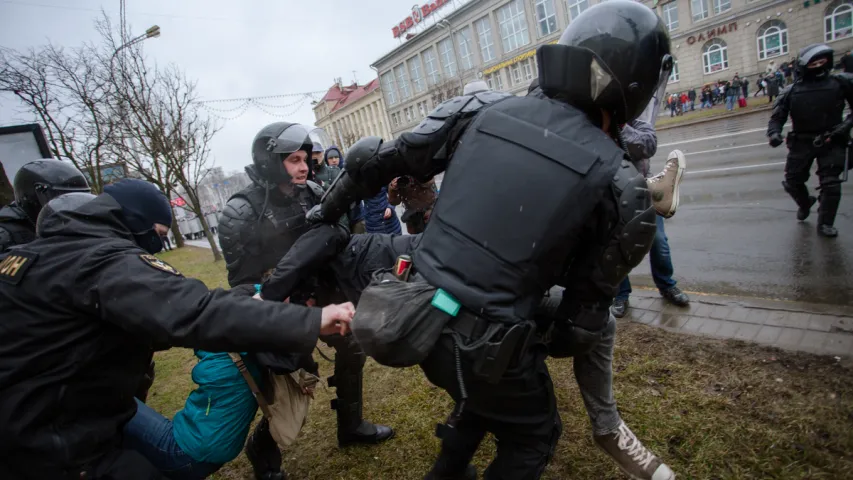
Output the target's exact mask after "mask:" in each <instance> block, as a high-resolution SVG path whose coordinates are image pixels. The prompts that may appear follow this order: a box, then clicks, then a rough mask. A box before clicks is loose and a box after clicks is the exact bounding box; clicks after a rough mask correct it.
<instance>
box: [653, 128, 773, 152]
mask: <svg viewBox="0 0 853 480" xmlns="http://www.w3.org/2000/svg"><path fill="white" fill-rule="evenodd" d="M764 131H767V128H766V127H765V128H753V129H752V130H743V131H740V132H733V133H723V134H721V135H711V136H710V137H700V138H692V139H690V140H682V141H680V142H670V143H661V144H660V145H658V148H660V147H669V146H671V145H683V144H685V143H694V142H701V141H703V140H713V139H715V138H726V137H733V136H735V135H746V134H747V133H755V132H764Z"/></svg>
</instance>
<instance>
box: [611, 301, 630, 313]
mask: <svg viewBox="0 0 853 480" xmlns="http://www.w3.org/2000/svg"><path fill="white" fill-rule="evenodd" d="M610 313H612V314H613V316H614V317H616V318H622V317H624V316H625V314H626V313H628V299H627V298H616V299H614V300H613V305H611V306H610Z"/></svg>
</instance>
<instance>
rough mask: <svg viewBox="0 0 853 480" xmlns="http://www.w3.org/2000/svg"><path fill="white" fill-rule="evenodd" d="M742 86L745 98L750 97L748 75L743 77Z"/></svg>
mask: <svg viewBox="0 0 853 480" xmlns="http://www.w3.org/2000/svg"><path fill="white" fill-rule="evenodd" d="M740 88H741V90H743V98H747V97H749V81H748V80H747V79H746V77H743V80H741V82H740Z"/></svg>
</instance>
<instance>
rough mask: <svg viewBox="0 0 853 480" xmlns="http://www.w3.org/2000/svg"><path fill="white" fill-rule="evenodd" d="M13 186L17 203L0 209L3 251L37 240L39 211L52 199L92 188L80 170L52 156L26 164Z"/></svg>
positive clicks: (0, 248)
mask: <svg viewBox="0 0 853 480" xmlns="http://www.w3.org/2000/svg"><path fill="white" fill-rule="evenodd" d="M14 189H15V202H14V203H11V204H9V205H6V206H4V207H3V208H0V252H3V251H5V250H6V249H8V248H9V247H11V246H13V245H21V244H24V243H30V242H32V241H33V240H34V239H35V235H36V227H35V225H36V219H37V218H38V214H39V211H41V209H42V207H44V206H45V205H46V204H47V202H49V201H50V200H51V199H53V198H55V197H57V196H59V195H62V194H63V193H68V192H88V191H90V190H89V183H88V182H87V181H86V177H84V176H83V174H82V173H80V170H77V169H76V168H74V166H73V165H71V164H69V163H65V162H61V161H59V160H50V159H41V160H35V161H32V162H28V163H25V164H24V165H23V166H22V167H21V168H20V170H18V173H16V174H15V182H14Z"/></svg>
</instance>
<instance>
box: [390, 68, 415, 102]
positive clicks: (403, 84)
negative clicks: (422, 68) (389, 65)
mask: <svg viewBox="0 0 853 480" xmlns="http://www.w3.org/2000/svg"><path fill="white" fill-rule="evenodd" d="M394 76H395V77H397V90H398V91H399V92H400V100H401V101H402V100H405V99H407V98H409V97H410V96H411V93H410V92H409V79H408V78H406V64H404V63H401V64H400V65H397V67H396V68H394Z"/></svg>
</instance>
